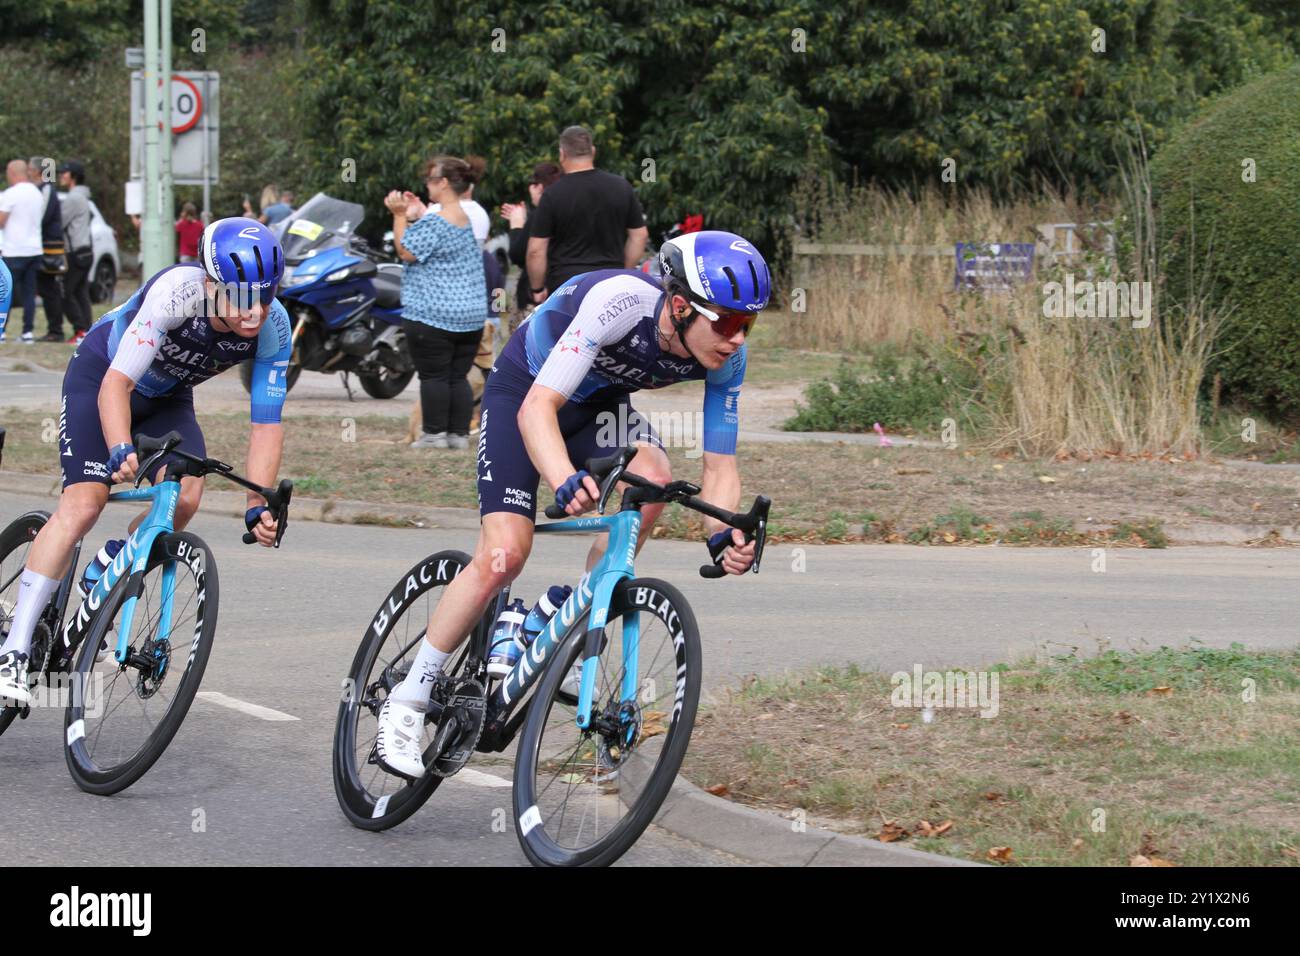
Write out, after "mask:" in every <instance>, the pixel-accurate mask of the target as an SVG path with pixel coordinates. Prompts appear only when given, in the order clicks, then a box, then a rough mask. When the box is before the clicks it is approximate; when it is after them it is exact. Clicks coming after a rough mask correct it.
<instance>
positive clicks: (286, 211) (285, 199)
mask: <svg viewBox="0 0 1300 956" xmlns="http://www.w3.org/2000/svg"><path fill="white" fill-rule="evenodd" d="M292 215H293V193H291V192H289V190H287V189H285V190H281V192H280V197H279V199H278V200H277V201H276V202H274V203H272V204H271V205H269V206H267V207H266V208H265V209H263V210H262V221H263V222H265V223H266V224H267V225H268V226H274V225H275V224H276V223H277V222H279V221H280V220H281V219H288V218H289V217H290V216H292Z"/></svg>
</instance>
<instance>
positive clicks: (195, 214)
mask: <svg viewBox="0 0 1300 956" xmlns="http://www.w3.org/2000/svg"><path fill="white" fill-rule="evenodd" d="M202 235H203V222H202V220H200V219H199V210H198V207H197V206H195V205H194V203H192V202H187V203H186V204H185V205H183V206H181V218H179V219H177V220H176V248H177V250H178V252H179V253H180V259H181V262H198V261H199V238H200V237H201V236H202Z"/></svg>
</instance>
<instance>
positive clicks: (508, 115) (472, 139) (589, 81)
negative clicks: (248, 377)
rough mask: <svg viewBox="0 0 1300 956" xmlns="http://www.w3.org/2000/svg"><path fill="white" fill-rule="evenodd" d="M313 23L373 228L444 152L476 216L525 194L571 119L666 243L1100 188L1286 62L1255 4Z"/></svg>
mask: <svg viewBox="0 0 1300 956" xmlns="http://www.w3.org/2000/svg"><path fill="white" fill-rule="evenodd" d="M1259 2H1260V4H1261V7H1263V8H1265V14H1267V13H1269V10H1268V2H1269V0H1259ZM307 4H308V7H307V9H308V11H309V13H308V17H307V21H308V22H310V23H312V24H314V26H313V28H312V31H311V34H310V36H309V38H308V42H309V47H310V48H309V50H308V54H307V63H306V64H305V66H306V69H305V70H304V72H303V74H302V80H301V89H302V91H303V93H304V94H305V96H306V101H305V110H306V114H307V116H308V117H309V127H308V129H307V139H308V141H309V142H310V144H311V146H312V167H313V170H314V173H315V179H316V181H317V182H318V183H319V184H320V185H322V186H324V185H327V184H329V185H330V186H331V188H333V189H335V190H336V191H337V190H338V189H341V188H345V189H348V190H349V191H350V192H351V193H352V194H354V195H355V197H356V198H358V199H359V200H361V201H364V202H365V203H366V204H367V205H368V207H369V208H370V209H371V210H373V211H374V212H375V213H379V211H380V206H379V197H380V196H381V195H382V193H383V191H384V190H385V189H388V188H393V187H397V186H403V185H405V186H411V185H413V184H414V183H415V181H416V180H417V179H418V172H419V170H420V163H421V160H422V159H424V158H425V157H426V156H427V155H429V154H430V153H431V152H434V151H436V150H440V149H445V150H450V151H452V152H457V153H469V152H474V153H479V154H482V155H484V156H485V157H486V158H487V159H488V163H489V173H488V178H487V181H486V182H485V183H484V186H483V188H482V190H481V191H480V194H479V198H486V199H489V200H491V201H492V202H495V201H497V200H501V199H518V198H520V197H521V196H522V186H523V183H524V182H525V180H526V176H527V170H528V168H529V167H530V166H531V165H532V164H533V163H534V162H537V161H539V160H541V159H544V158H554V155H555V148H556V147H555V139H556V136H557V134H558V133H559V131H560V129H561V128H563V127H564V126H566V125H568V124H570V123H581V124H583V125H586V126H588V127H590V128H591V129H592V131H593V133H594V135H595V138H596V141H597V148H598V152H599V157H598V164H599V165H601V166H603V167H604V168H607V169H610V170H612V171H615V172H619V173H621V174H623V175H625V176H627V177H628V178H629V179H631V180H632V181H633V182H634V183H635V184H636V185H637V187H638V190H639V192H640V195H641V198H642V201H643V204H644V205H645V206H646V209H647V213H648V214H649V216H650V218H651V221H652V224H653V225H654V226H656V227H663V226H666V225H668V224H669V223H671V222H674V221H676V220H677V219H679V218H681V216H682V215H684V214H685V213H687V212H694V211H702V212H704V214H705V217H706V221H707V222H708V223H709V224H711V225H715V226H720V227H727V228H732V229H737V230H739V231H742V232H751V233H754V234H756V235H759V236H765V237H768V238H770V237H771V236H773V235H774V234H775V233H777V232H779V231H780V228H781V225H782V224H784V223H785V222H787V221H788V217H789V211H790V201H789V197H790V193H791V189H792V187H793V186H794V185H796V184H797V183H798V182H800V181H801V180H803V179H805V178H809V177H813V176H818V175H823V174H828V173H829V174H832V175H835V176H848V175H851V174H852V173H853V172H855V171H856V174H857V175H858V176H860V177H862V178H872V179H878V180H881V181H884V182H888V183H894V184H909V183H912V182H916V181H923V180H931V181H934V180H939V179H940V175H941V172H942V170H943V168H944V166H943V163H944V160H945V159H950V160H952V161H953V164H955V165H953V166H952V168H953V169H954V171H955V173H956V181H957V183H958V184H960V185H987V186H990V187H992V188H994V189H995V190H1010V189H1014V188H1016V187H1017V186H1022V185H1025V184H1027V183H1032V182H1035V181H1037V180H1039V179H1043V178H1045V179H1047V180H1049V181H1051V182H1054V183H1057V184H1064V183H1066V182H1069V183H1071V184H1073V185H1075V186H1083V187H1087V186H1090V185H1091V186H1104V185H1106V183H1107V180H1108V179H1109V177H1110V175H1111V169H1112V167H1113V159H1114V149H1115V145H1116V143H1117V142H1118V141H1119V139H1120V137H1121V136H1122V135H1124V133H1125V132H1126V130H1127V131H1129V132H1131V127H1132V126H1134V125H1140V126H1142V127H1143V132H1144V134H1145V135H1146V137H1147V139H1148V141H1153V142H1156V143H1158V142H1159V141H1160V138H1161V133H1162V131H1163V129H1164V128H1165V127H1166V126H1167V125H1168V124H1169V123H1171V122H1172V121H1174V120H1175V119H1176V118H1177V117H1179V116H1182V115H1185V114H1186V113H1188V112H1189V111H1191V110H1192V109H1193V108H1195V106H1196V105H1197V104H1198V103H1199V102H1200V101H1201V99H1202V98H1203V97H1205V96H1207V95H1210V94H1212V93H1214V92H1217V91H1219V90H1221V89H1225V88H1228V87H1231V86H1233V85H1235V84H1237V83H1239V82H1241V81H1242V80H1243V79H1246V78H1249V77H1250V76H1253V75H1255V74H1256V73H1259V72H1261V71H1264V70H1267V69H1271V68H1275V67H1277V66H1279V65H1280V64H1282V63H1284V62H1286V61H1287V60H1288V58H1290V57H1291V56H1292V55H1293V54H1292V52H1291V50H1290V49H1289V48H1288V47H1287V45H1286V43H1285V40H1284V36H1285V34H1284V33H1283V32H1280V31H1278V30H1275V29H1273V27H1272V22H1273V21H1271V20H1270V19H1268V16H1266V15H1265V14H1261V13H1257V12H1254V11H1253V10H1252V8H1251V6H1250V5H1249V4H1247V3H1244V2H1242V0H1037V2H1032V3H1007V2H995V0H983V2H974V3H972V2H965V0H910V2H906V3H903V2H897V3H894V2H879V0H875V2H865V0H849V2H846V3H839V2H837V3H827V2H824V0H713V2H699V0H660V2H658V3H655V4H641V3H631V2H626V0H613V2H608V0H606V2H592V0H566V2H562V3H561V2H541V3H538V2H520V0H505V2H492V3H489V2H477V0H468V2H466V3H462V4H461V5H460V6H459V7H458V8H457V11H456V14H455V15H454V16H451V17H447V18H434V17H431V16H430V15H429V14H428V12H427V10H425V9H423V8H416V7H415V6H411V5H391V4H379V3H367V2H364V0H307ZM1272 15H1273V16H1282V15H1281V14H1278V13H1276V11H1273V12H1272ZM1099 31H1104V37H1103V35H1102V33H1100V32H1099ZM346 158H351V159H354V160H355V161H356V168H357V180H356V182H355V183H342V182H341V181H340V180H339V169H340V167H341V164H342V162H343V160H344V159H346ZM648 161H653V168H652V167H651V166H650V163H649V162H648Z"/></svg>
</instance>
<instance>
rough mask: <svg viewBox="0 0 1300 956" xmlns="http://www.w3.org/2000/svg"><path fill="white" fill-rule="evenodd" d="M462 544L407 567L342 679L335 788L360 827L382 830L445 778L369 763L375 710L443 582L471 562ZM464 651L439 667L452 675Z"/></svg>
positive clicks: (420, 635) (406, 665)
mask: <svg viewBox="0 0 1300 956" xmlns="http://www.w3.org/2000/svg"><path fill="white" fill-rule="evenodd" d="M469 561H470V557H469V555H468V554H465V553H464V552H463V551H438V552H436V553H434V554H431V555H429V556H428V557H427V558H424V559H423V560H421V561H420V562H419V563H417V564H416V565H415V566H414V567H412V568H411V570H410V571H408V572H407V573H406V574H404V575H403V576H402V577H401V578H400V579H399V580H398V582H397V584H396V585H395V586H394V587H393V589H392V591H390V592H389V593H388V596H387V597H386V598H385V599H384V603H383V604H381V605H380V606H379V610H378V612H376V614H375V616H374V617H373V618H372V619H371V622H370V625H369V626H368V627H367V628H366V636H365V637H364V638H363V639H362V641H361V646H360V647H358V648H357V653H356V656H355V657H354V658H353V659H352V667H351V669H350V670H349V671H348V676H347V678H346V679H345V680H344V682H343V698H342V700H341V701H340V702H339V713H338V719H337V722H336V724H335V729H334V759H333V769H334V793H335V795H336V796H337V797H338V801H339V806H340V807H341V808H342V810H343V815H344V816H346V817H347V818H348V822H349V823H351V824H352V825H353V826H355V827H358V828H360V829H362V830H387V829H388V828H389V827H393V826H396V825H397V824H399V823H401V822H402V821H403V820H405V819H406V818H407V817H409V816H410V815H411V814H413V813H414V812H415V811H416V810H418V809H420V807H422V806H423V805H424V803H425V801H426V800H428V799H429V797H430V796H432V795H433V791H434V790H436V789H437V788H438V784H440V783H441V782H442V778H441V777H438V776H436V775H435V774H432V773H426V774H425V775H424V776H423V777H421V778H420V779H419V780H413V781H406V780H403V779H402V778H400V777H395V776H393V775H392V774H389V773H387V772H385V771H384V769H383V768H382V767H380V766H379V764H378V763H375V762H373V760H372V755H373V751H374V746H375V737H376V736H377V734H378V731H379V709H380V707H382V706H383V703H384V701H385V700H386V699H387V698H388V694H389V692H390V691H392V689H393V688H394V687H396V686H397V684H398V683H400V682H401V680H402V679H403V678H404V677H405V676H406V673H407V671H408V670H410V667H411V664H412V663H413V662H414V660H415V654H416V651H417V650H418V648H419V642H420V641H422V640H424V634H425V630H426V629H427V627H428V623H429V615H430V614H431V613H432V612H433V609H434V607H435V606H436V605H437V602H438V600H439V598H440V597H441V594H442V589H443V588H445V587H446V586H447V585H448V584H450V583H451V581H452V579H453V578H454V577H455V576H456V575H457V574H459V573H460V572H461V570H462V569H463V568H464V567H465V565H467V564H469ZM468 653H469V642H468V641H467V642H465V644H463V645H462V646H461V647H460V649H459V650H457V651H456V653H455V654H454V655H453V656H452V657H451V658H450V659H449V660H448V661H447V664H446V666H444V668H443V670H444V671H445V672H446V673H448V674H452V675H455V674H456V673H457V672H458V671H459V670H460V668H461V666H462V665H463V664H464V662H465V660H466V659H467V657H468ZM432 743H433V727H432V726H431V725H430V724H427V723H426V724H425V730H424V747H425V763H426V764H427V763H429V762H430V761H432V759H433V757H434V756H435V755H434V754H433V753H431V752H430V751H431V745H432Z"/></svg>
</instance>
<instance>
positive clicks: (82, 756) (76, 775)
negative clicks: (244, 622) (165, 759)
mask: <svg viewBox="0 0 1300 956" xmlns="http://www.w3.org/2000/svg"><path fill="white" fill-rule="evenodd" d="M168 563H174V564H175V565H176V574H177V576H178V577H179V576H180V575H181V574H183V573H188V574H189V575H190V577H191V579H192V581H193V584H194V595H195V597H196V598H197V601H196V602H195V622H194V634H193V641H192V643H191V644H190V654H189V658H188V660H187V662H186V665H185V668H184V670H182V671H181V672H180V679H179V681H178V682H177V684H176V693H175V694H174V695H173V697H172V699H171V702H170V704H169V705H168V708H167V711H166V713H164V715H163V717H162V720H161V721H159V723H158V726H157V727H156V728H154V730H153V731H152V732H151V733H150V734H149V736H148V737H147V738H146V739H145V741H144V743H143V744H142V745H141V747H140V749H139V750H137V751H136V752H135V753H133V754H132V755H130V756H129V757H127V758H126V759H125V760H123V761H122V762H121V763H115V764H109V765H102V764H100V763H99V762H97V761H96V760H95V757H94V755H93V753H92V750H93V748H88V747H87V744H86V741H87V740H89V739H90V735H89V734H88V733H86V732H85V720H86V716H87V713H86V697H85V694H84V692H83V693H81V694H77V693H73V695H72V699H71V700H70V701H69V703H68V706H67V708H66V710H65V712H64V748H63V749H64V755H65V757H66V758H67V763H68V770H69V772H70V773H71V774H72V779H73V781H74V782H75V783H76V784H77V786H78V787H80V788H81V789H82V790H85V791H86V792H87V793H94V794H98V795H100V796H108V795H111V794H114V793H120V792H121V791H123V790H125V789H126V788H127V787H129V786H131V785H132V784H133V783H135V782H136V781H137V780H139V779H140V778H141V777H143V776H144V775H145V774H146V773H147V772H148V771H149V769H150V768H151V767H152V766H153V765H154V764H155V763H156V762H157V761H158V758H159V757H161V756H162V755H163V752H164V751H165V750H166V749H167V746H168V744H170V743H171V741H172V738H174V737H175V736H176V732H177V731H178V730H179V729H180V726H181V723H182V722H183V721H184V720H185V715H186V714H187V713H188V712H189V709H190V705H191V704H192V703H193V702H194V695H195V693H197V691H198V689H199V684H200V683H201V682H202V680H203V672H204V670H205V669H206V667H207V664H208V656H209V655H210V654H211V652H212V643H213V640H214V638H215V637H216V632H217V608H218V604H219V596H220V595H219V590H218V581H217V565H216V561H215V560H214V559H213V557H212V552H211V551H210V550H209V549H208V546H207V545H206V544H205V543H204V542H203V540H202V539H201V538H199V537H198V536H197V535H195V534H191V533H190V532H188V531H174V532H171V533H169V534H163V535H159V536H158V537H157V538H156V539H155V540H154V544H153V548H152V550H151V552H150V555H149V562H148V564H147V565H146V568H145V580H146V581H147V580H148V578H149V575H150V572H153V571H157V570H158V569H160V568H162V566H163V565H165V564H168ZM182 569H184V570H182ZM130 580H131V576H130V575H129V574H128V575H123V577H122V578H121V580H119V581H118V582H117V584H116V585H115V586H114V587H113V590H112V591H111V592H110V593H109V595H108V598H107V599H106V600H105V602H104V604H103V605H102V606H101V607H100V609H99V610H98V611H97V612H96V613H95V618H94V620H93V621H92V622H91V626H90V630H89V632H88V633H87V635H86V638H85V640H83V641H82V644H81V646H80V647H79V648H77V650H76V652H75V653H76V660H75V662H74V665H73V669H72V674H73V678H72V681H73V684H72V686H73V687H74V688H81V689H84V688H86V687H87V686H89V685H91V684H92V683H93V682H92V680H91V678H90V675H91V672H92V671H93V670H94V668H95V664H96V660H95V658H96V655H97V654H98V652H99V644H100V641H101V640H103V639H104V638H105V635H106V634H107V633H108V631H109V629H110V628H111V627H112V626H113V624H114V622H115V621H116V619H117V614H118V611H119V610H120V609H121V607H122V603H123V602H124V601H125V600H126V598H127V597H128V591H129V584H130ZM142 587H143V583H142ZM142 603H143V602H137V605H136V606H137V612H138V611H139V610H140V608H141V606H142ZM187 607H188V605H187ZM174 623H175V622H173V624H174ZM141 624H142V621H141V615H140V614H139V613H137V615H136V619H135V622H134V625H133V631H134V634H133V637H132V642H133V644H134V643H135V642H136V641H137V640H142V639H143V636H144V630H143V628H142V627H141ZM175 656H176V655H175V652H174V651H173V653H172V654H171V655H169V659H170V660H173V661H174V658H175ZM130 670H131V669H128V671H130ZM128 671H115V672H113V675H114V679H115V680H116V679H122V678H125V679H126V680H127V681H128V682H129V681H131V680H134V678H132V677H129V676H128ZM139 696H140V695H139V693H137V697H139ZM101 730H102V728H101ZM95 739H96V740H97V739H98V738H97V737H96V738H95Z"/></svg>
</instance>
